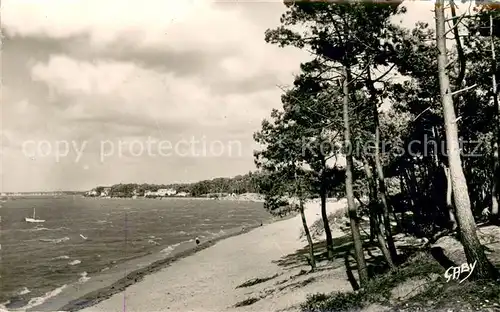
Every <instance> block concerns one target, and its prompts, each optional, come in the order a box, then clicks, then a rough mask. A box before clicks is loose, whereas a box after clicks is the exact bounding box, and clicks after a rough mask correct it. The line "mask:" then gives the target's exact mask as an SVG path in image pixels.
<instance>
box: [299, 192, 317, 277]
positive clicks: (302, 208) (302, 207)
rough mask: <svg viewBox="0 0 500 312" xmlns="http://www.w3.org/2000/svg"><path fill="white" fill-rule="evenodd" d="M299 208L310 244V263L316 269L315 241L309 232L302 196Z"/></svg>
mask: <svg viewBox="0 0 500 312" xmlns="http://www.w3.org/2000/svg"><path fill="white" fill-rule="evenodd" d="M299 209H300V218H301V219H302V226H303V227H304V233H305V234H306V238H307V244H308V245H309V264H310V265H311V269H312V271H314V270H315V269H316V259H315V258H314V243H313V240H312V238H311V232H309V227H308V226H307V220H306V215H305V213H304V201H303V200H302V198H300V199H299Z"/></svg>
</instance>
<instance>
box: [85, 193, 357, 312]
mask: <svg viewBox="0 0 500 312" xmlns="http://www.w3.org/2000/svg"><path fill="white" fill-rule="evenodd" d="M343 208H345V201H338V202H329V203H328V211H329V212H333V211H335V210H339V209H343ZM319 212H320V209H319V204H318V202H317V201H314V202H309V203H308V204H307V205H306V218H307V220H308V223H309V224H312V223H313V222H314V221H315V220H317V219H318V218H320V216H319ZM301 228H302V223H301V220H300V216H295V217H293V218H289V219H287V220H283V221H277V222H274V223H271V224H266V225H264V226H262V227H257V228H255V229H253V230H251V231H249V232H247V233H244V234H241V235H238V236H232V237H229V238H227V239H224V240H220V241H218V242H217V243H216V244H215V245H213V246H210V247H208V248H206V249H203V250H200V251H199V252H196V253H194V254H191V255H189V256H186V257H184V258H181V259H178V260H176V261H175V262H172V263H170V264H168V265H167V266H166V267H165V268H163V269H161V270H159V271H158V272H156V273H153V274H150V275H147V276H145V277H144V278H143V279H142V280H140V281H138V282H137V283H135V284H133V285H131V286H129V287H128V288H126V289H125V290H123V291H122V292H119V293H116V294H114V295H112V296H111V297H109V298H108V299H106V300H103V301H101V302H99V303H98V304H96V305H94V306H90V307H87V308H85V309H83V310H82V311H86V312H91V311H95V312H97V311H278V310H285V309H286V310H293V309H296V308H297V305H298V304H300V303H301V302H303V301H304V300H305V299H306V296H307V295H308V294H314V293H317V292H331V291H342V290H349V289H350V284H349V282H348V281H347V278H346V276H345V268H343V267H342V266H339V267H338V268H331V267H329V268H328V269H325V270H320V269H318V270H317V271H318V273H312V274H307V276H303V271H302V270H307V269H308V267H307V266H304V265H296V266H283V265H280V263H279V261H280V260H281V259H283V257H285V256H287V255H290V254H293V253H294V252H296V251H297V250H298V249H301V248H303V247H304V246H305V245H306V244H307V243H306V242H305V241H303V240H301V239H300V230H301ZM332 231H333V233H332V234H333V235H334V236H336V237H339V236H342V235H344V234H343V233H342V232H341V231H340V230H338V229H332ZM301 271H302V272H301ZM255 278H261V279H263V280H266V279H268V280H267V281H265V282H261V283H258V284H256V285H254V286H251V287H239V288H237V287H238V286H239V285H241V284H243V283H244V282H246V281H249V280H251V279H255ZM297 286H300V287H297ZM245 301H246V303H245ZM252 301H253V303H252V304H247V303H248V302H252ZM238 303H239V304H238ZM236 305H240V307H235V306H236Z"/></svg>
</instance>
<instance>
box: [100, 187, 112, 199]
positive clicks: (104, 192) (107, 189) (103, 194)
mask: <svg viewBox="0 0 500 312" xmlns="http://www.w3.org/2000/svg"><path fill="white" fill-rule="evenodd" d="M110 193H111V188H110V187H105V188H104V189H103V190H102V192H101V194H100V195H101V197H108V196H109V194H110Z"/></svg>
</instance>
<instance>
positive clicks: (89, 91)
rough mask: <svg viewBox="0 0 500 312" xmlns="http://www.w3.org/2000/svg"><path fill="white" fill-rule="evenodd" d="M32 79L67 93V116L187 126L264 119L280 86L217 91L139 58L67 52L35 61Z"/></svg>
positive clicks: (235, 123)
mask: <svg viewBox="0 0 500 312" xmlns="http://www.w3.org/2000/svg"><path fill="white" fill-rule="evenodd" d="M32 78H33V79H34V80H38V81H43V82H44V83H46V84H47V85H48V86H49V87H50V88H52V89H54V90H55V91H56V92H57V93H59V94H62V95H64V96H66V98H67V99H68V100H67V101H68V103H67V104H68V105H69V108H68V109H67V110H65V111H64V116H65V118H67V119H71V118H81V117H83V116H88V117H96V118H97V117H110V118H112V117H115V118H116V119H119V118H120V116H121V115H122V114H128V115H132V116H134V117H135V118H137V119H138V120H140V119H143V120H149V121H151V122H155V121H156V122H160V123H165V122H170V121H171V122H183V123H185V124H186V127H200V126H201V127H203V126H217V127H220V126H228V127H232V126H238V125H240V124H241V123H242V122H243V123H245V122H247V121H253V122H255V121H256V120H260V119H262V118H264V117H265V116H266V115H267V113H268V109H269V107H270V105H273V103H279V92H278V91H279V90H278V89H277V88H275V87H274V86H270V88H269V90H262V91H258V92H255V93H250V94H247V95H244V96H243V95H231V94H229V95H215V94H213V93H212V92H211V90H210V88H208V87H207V86H206V84H205V83H204V81H202V80H201V79H199V78H195V77H187V78H181V77H176V76H174V75H173V74H171V73H164V72H158V71H154V70H149V69H145V68H142V67H140V66H137V65H135V64H133V63H123V62H111V61H106V62H105V61H97V62H94V63H90V62H84V61H78V60H75V59H72V58H70V57H68V56H64V55H58V56H52V57H51V58H50V59H49V61H48V62H47V63H37V64H35V65H34V66H33V67H32ZM264 108H265V109H264Z"/></svg>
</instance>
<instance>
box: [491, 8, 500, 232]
mask: <svg viewBox="0 0 500 312" xmlns="http://www.w3.org/2000/svg"><path fill="white" fill-rule="evenodd" d="M490 48H491V59H492V61H491V63H492V64H491V67H492V73H491V83H492V89H491V91H492V93H493V105H494V107H495V108H496V131H497V133H496V140H495V139H493V140H495V143H494V144H493V178H492V181H491V185H492V186H491V214H490V217H491V221H492V222H493V223H498V221H499V211H498V202H499V201H500V192H499V190H498V184H499V183H500V182H499V180H500V159H499V158H500V103H499V102H498V90H497V77H496V69H497V64H496V55H495V37H494V36H493V14H491V15H490Z"/></svg>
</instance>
